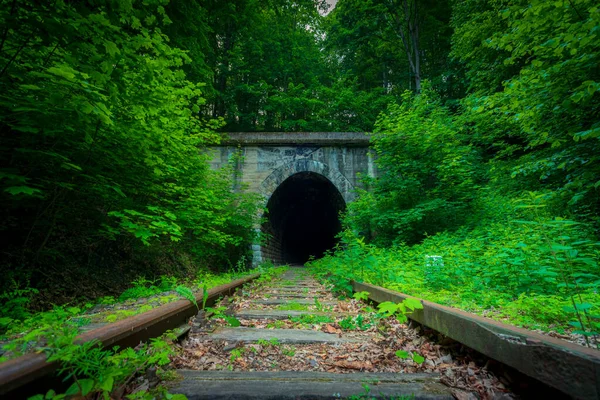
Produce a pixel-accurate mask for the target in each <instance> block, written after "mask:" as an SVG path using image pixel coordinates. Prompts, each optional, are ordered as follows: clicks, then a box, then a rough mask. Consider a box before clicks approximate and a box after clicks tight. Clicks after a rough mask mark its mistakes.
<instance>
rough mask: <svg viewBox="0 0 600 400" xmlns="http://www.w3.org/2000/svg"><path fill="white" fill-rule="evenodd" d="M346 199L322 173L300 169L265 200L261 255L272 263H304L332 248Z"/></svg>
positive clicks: (339, 226)
mask: <svg viewBox="0 0 600 400" xmlns="http://www.w3.org/2000/svg"><path fill="white" fill-rule="evenodd" d="M344 208H345V202H344V199H343V198H342V195H341V194H340V192H339V191H338V190H337V188H336V187H335V186H334V185H333V184H332V183H331V182H330V181H329V179H327V178H326V177H324V176H323V175H320V174H317V173H313V172H300V173H297V174H295V175H292V176H291V177H289V178H288V179H286V180H285V181H283V183H281V184H280V185H279V187H278V188H277V189H276V190H275V192H274V193H273V195H272V196H271V198H270V199H269V202H268V204H267V209H268V214H267V221H266V222H265V223H264V224H263V227H262V231H263V232H265V233H267V241H266V244H265V245H263V255H264V256H266V258H268V259H271V260H273V261H274V262H275V263H289V264H303V263H305V262H306V261H307V260H308V259H309V257H310V256H314V257H315V258H319V257H321V256H323V254H324V253H325V251H327V250H329V249H331V248H333V247H334V246H335V243H336V238H335V236H336V235H337V234H338V232H339V231H340V229H341V224H340V220H339V214H340V211H343V210H344Z"/></svg>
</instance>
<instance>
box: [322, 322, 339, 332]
mask: <svg viewBox="0 0 600 400" xmlns="http://www.w3.org/2000/svg"><path fill="white" fill-rule="evenodd" d="M321 330H322V331H323V332H325V333H340V332H341V331H340V330H339V329H335V328H334V327H333V326H332V325H331V324H325V325H323V328H322V329H321Z"/></svg>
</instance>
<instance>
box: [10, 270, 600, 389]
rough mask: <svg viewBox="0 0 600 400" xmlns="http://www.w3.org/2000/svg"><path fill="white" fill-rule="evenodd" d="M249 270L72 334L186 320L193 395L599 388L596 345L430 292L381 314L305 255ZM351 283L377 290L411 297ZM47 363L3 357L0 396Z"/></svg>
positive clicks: (114, 339)
mask: <svg viewBox="0 0 600 400" xmlns="http://www.w3.org/2000/svg"><path fill="white" fill-rule="evenodd" d="M257 276H258V275H257V274H255V275H251V276H249V277H247V278H245V279H240V280H237V281H235V282H232V283H230V284H228V285H223V286H220V287H217V288H214V289H211V290H210V291H209V295H208V301H207V306H210V308H207V309H206V310H202V311H200V312H199V313H198V314H197V315H196V313H197V310H196V308H195V306H193V305H192V304H191V303H189V302H188V301H186V300H182V301H177V302H174V303H170V304H167V305H165V306H162V307H159V308H157V309H154V310H151V311H149V312H147V313H144V314H140V315H137V316H135V317H131V318H128V319H126V320H123V321H119V322H116V323H112V324H108V325H106V326H102V327H99V328H97V329H94V330H91V331H89V332H86V333H84V334H82V335H81V336H80V340H81V341H87V340H99V341H101V342H102V343H103V344H104V346H106V347H112V346H114V345H120V346H122V347H123V346H135V345H136V344H137V343H139V342H140V341H141V340H146V339H148V338H150V337H155V336H159V335H160V334H161V333H162V332H164V331H165V330H168V329H174V328H176V327H180V326H181V325H182V323H183V324H186V323H187V327H188V328H189V329H188V331H189V332H188V336H187V338H186V339H185V340H183V341H182V342H181V344H180V346H181V351H180V355H179V356H178V357H177V358H176V359H175V360H174V364H175V365H176V366H177V367H178V369H179V372H180V374H181V375H182V376H183V379H182V380H181V381H179V382H177V383H176V384H175V385H174V386H173V387H172V391H173V392H175V393H182V394H185V395H186V396H188V398H190V399H205V398H206V399H207V398H210V399H219V398H222V399H224V398H232V399H233V398H240V399H242V398H246V399H259V398H273V399H275V398H293V399H295V398H305V399H308V398H310V399H313V398H336V397H342V398H343V397H349V398H372V397H380V398H394V399H400V398H415V399H418V398H425V399H450V398H458V399H461V400H462V399H475V398H494V399H508V398H513V397H515V395H514V394H513V393H511V389H516V391H517V392H518V393H517V397H518V395H519V394H521V395H523V398H530V397H535V398H550V397H551V398H569V397H572V398H577V399H597V398H600V396H599V393H600V389H599V386H598V382H599V381H600V357H599V354H600V352H598V351H596V350H591V349H586V348H583V347H581V346H577V345H574V344H571V343H567V342H563V341H560V340H557V339H554V338H550V337H546V336H542V335H538V334H534V333H531V332H529V331H525V330H522V329H519V328H515V327H511V326H509V325H505V324H501V323H497V322H495V321H490V320H488V319H484V318H481V317H478V316H475V315H473V314H469V313H465V312H462V311H459V310H455V309H451V308H448V307H443V306H440V305H437V304H434V303H429V302H426V301H422V304H423V306H424V308H423V309H422V310H416V311H415V312H414V313H413V314H411V315H410V318H411V319H412V321H411V322H410V323H408V324H400V323H398V322H397V321H394V320H393V319H380V318H377V317H376V314H375V313H374V310H373V309H372V308H370V307H369V306H368V305H367V304H366V303H364V302H361V301H358V300H355V299H349V300H348V299H346V300H340V299H337V298H335V297H334V296H333V295H332V294H331V292H330V291H329V290H328V288H327V287H326V286H324V285H322V284H320V283H318V282H316V281H315V280H314V279H313V278H312V277H311V276H309V275H308V273H307V271H306V269H304V268H302V267H291V268H289V269H288V270H287V271H286V272H285V273H284V274H283V275H282V276H280V277H279V278H278V279H276V280H275V281H273V282H270V283H258V282H253V280H254V279H255V278H256V277H257ZM353 285H354V290H355V291H356V292H368V294H369V298H370V299H371V300H372V301H374V302H383V301H392V302H396V303H397V302H399V301H401V300H403V299H404V298H406V297H407V296H405V295H402V294H399V293H395V292H392V291H389V290H386V289H383V288H379V287H376V286H372V285H367V284H363V283H358V282H354V283H353ZM240 289H241V290H240ZM202 299H203V294H202V293H199V294H198V295H197V301H198V302H200V303H201V302H202ZM219 299H221V300H220V301H219ZM194 315H196V316H195V317H193V316H194ZM190 317H193V318H192V319H191V320H189V318H190ZM188 321H189V322H188ZM232 325H234V326H232ZM442 334H443V335H442ZM452 339H454V340H452ZM455 340H456V341H455ZM473 349H474V350H473ZM475 350H476V351H475ZM486 356H487V357H486ZM488 357H490V358H488ZM495 360H498V361H495ZM55 369H56V365H54V364H52V363H47V362H46V361H45V356H44V355H43V354H28V355H26V356H23V357H20V358H17V359H14V360H10V361H8V362H5V363H3V364H0V397H1V398H11V399H12V398H15V399H17V398H25V397H26V396H25V394H26V393H28V389H33V390H35V391H36V392H40V391H43V389H44V387H46V386H48V385H53V384H55V383H56V379H55V378H52V372H53V371H54V370H55ZM517 371H520V372H522V373H524V374H526V375H522V374H520V373H519V372H517ZM531 378H535V379H531ZM540 382H543V384H542V383H540ZM524 387H525V389H526V390H525V391H523V389H524ZM527 388H529V391H527ZM352 396H354V397H352Z"/></svg>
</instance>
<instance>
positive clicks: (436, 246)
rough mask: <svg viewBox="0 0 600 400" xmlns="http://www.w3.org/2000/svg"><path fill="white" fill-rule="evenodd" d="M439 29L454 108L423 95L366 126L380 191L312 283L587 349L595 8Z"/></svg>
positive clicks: (595, 320) (465, 6)
mask: <svg viewBox="0 0 600 400" xmlns="http://www.w3.org/2000/svg"><path fill="white" fill-rule="evenodd" d="M451 25H452V27H453V28H454V33H453V35H452V48H451V53H450V55H451V57H453V59H454V60H455V61H456V62H458V63H460V65H461V69H462V71H463V73H464V76H465V77H466V82H467V86H468V90H467V93H466V95H465V97H464V98H463V99H461V100H460V107H459V108H455V107H454V104H453V103H448V102H447V101H446V105H445V104H444V101H445V100H444V97H443V96H440V95H439V94H438V93H440V91H439V90H436V89H437V88H436V85H431V86H429V85H425V86H424V88H423V90H422V92H421V93H420V94H418V95H416V96H415V95H413V94H411V93H406V94H404V95H403V96H402V98H401V99H399V103H398V105H391V106H390V107H389V108H388V110H387V111H386V112H384V113H383V114H382V115H380V117H379V118H378V121H377V124H376V129H375V133H374V134H373V143H374V148H375V151H376V152H377V155H378V159H377V163H378V166H379V171H380V176H379V178H378V179H376V180H367V181H366V183H367V184H368V188H369V191H363V192H361V197H360V199H359V200H358V201H357V202H355V203H353V204H351V205H349V210H348V214H347V216H346V218H345V223H346V227H347V230H346V232H345V233H344V234H343V237H342V243H343V244H344V246H343V247H342V248H340V250H338V251H337V252H336V253H335V255H334V256H329V257H326V258H325V259H323V260H321V261H319V262H317V263H316V268H317V270H318V271H325V270H326V271H328V272H329V273H332V272H333V273H334V277H333V278H332V279H334V280H337V281H338V284H339V285H340V286H342V287H343V286H345V285H347V283H345V282H346V279H352V278H354V279H364V280H367V281H370V282H373V283H376V284H378V285H383V286H386V287H390V288H393V289H397V290H400V291H403V292H406V293H409V294H413V295H417V296H420V297H424V298H426V299H429V300H433V301H438V302H441V303H444V304H449V305H454V306H459V307H461V308H464V309H469V310H475V311H478V312H482V313H484V314H486V315H490V316H493V317H495V318H500V319H509V320H510V321H512V322H515V323H518V324H521V325H525V326H528V327H543V328H546V329H547V328H548V327H553V328H555V329H559V330H563V329H568V328H571V329H572V328H575V330H576V331H577V332H581V333H584V334H586V335H591V334H595V333H598V332H599V331H600V319H599V317H598V314H599V311H600V298H599V297H598V294H597V292H598V288H599V287H600V266H599V264H598V262H599V258H600V242H598V232H599V231H600V220H599V218H598V215H599V212H600V209H599V207H600V181H598V178H599V177H600V162H599V161H600V160H599V158H598V154H600V142H599V138H600V125H599V124H600V122H599V121H600V118H599V117H600V96H599V94H598V88H599V85H600V83H599V80H600V76H599V73H600V70H599V69H598V65H599V63H600V41H599V40H598V36H599V35H600V8H598V6H597V5H596V4H595V2H593V1H587V0H576V1H557V2H545V1H509V0H498V1H497V0H474V1H465V2H456V3H455V4H454V6H453V9H452V23H451ZM446 100H448V99H446ZM449 105H450V107H452V108H451V109H449V108H448V107H449Z"/></svg>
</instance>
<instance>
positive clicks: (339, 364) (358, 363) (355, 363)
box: [332, 361, 373, 371]
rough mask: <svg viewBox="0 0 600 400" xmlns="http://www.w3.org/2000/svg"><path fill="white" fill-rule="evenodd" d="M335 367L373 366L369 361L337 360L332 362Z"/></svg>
mask: <svg viewBox="0 0 600 400" xmlns="http://www.w3.org/2000/svg"><path fill="white" fill-rule="evenodd" d="M332 365H335V366H336V367H340V368H347V369H356V370H359V371H361V370H365V369H369V368H372V367H373V364H371V362H370V361H366V362H362V361H337V362H334V363H332Z"/></svg>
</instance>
